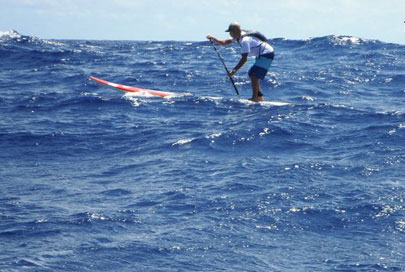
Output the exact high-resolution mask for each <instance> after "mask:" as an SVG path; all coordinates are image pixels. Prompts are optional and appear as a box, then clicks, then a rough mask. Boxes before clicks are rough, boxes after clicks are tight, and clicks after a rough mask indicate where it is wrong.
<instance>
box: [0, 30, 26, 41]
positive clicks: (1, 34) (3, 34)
mask: <svg viewBox="0 0 405 272" xmlns="http://www.w3.org/2000/svg"><path fill="white" fill-rule="evenodd" d="M5 38H9V39H16V38H21V34H20V33H18V32H17V31H15V30H8V31H0V39H5Z"/></svg>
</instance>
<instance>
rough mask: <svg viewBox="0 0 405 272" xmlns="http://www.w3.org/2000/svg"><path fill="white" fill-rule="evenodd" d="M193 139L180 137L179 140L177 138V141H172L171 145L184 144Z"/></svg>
mask: <svg viewBox="0 0 405 272" xmlns="http://www.w3.org/2000/svg"><path fill="white" fill-rule="evenodd" d="M194 140H195V138H188V139H181V140H178V141H177V142H175V143H173V144H172V146H175V145H185V144H188V143H191V142H192V141H194Z"/></svg>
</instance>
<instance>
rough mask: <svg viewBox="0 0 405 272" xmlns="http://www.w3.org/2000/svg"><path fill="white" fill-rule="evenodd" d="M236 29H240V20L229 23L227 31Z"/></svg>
mask: <svg viewBox="0 0 405 272" xmlns="http://www.w3.org/2000/svg"><path fill="white" fill-rule="evenodd" d="M234 30H240V24H239V23H238V22H233V23H231V24H230V25H229V27H228V29H227V30H225V32H231V31H234Z"/></svg>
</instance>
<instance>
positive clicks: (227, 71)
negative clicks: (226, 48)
mask: <svg viewBox="0 0 405 272" xmlns="http://www.w3.org/2000/svg"><path fill="white" fill-rule="evenodd" d="M211 45H212V47H214V49H215V52H217V55H218V58H219V59H220V60H221V62H222V64H223V65H224V68H225V71H226V73H227V75H228V77H229V79H230V80H231V82H232V85H233V87H234V88H235V91H236V93H237V94H238V95H239V91H238V88H236V85H235V81H234V80H233V78H232V77H231V76H230V75H229V70H228V67H226V64H225V61H224V59H223V58H222V56H221V54H220V53H219V51H218V50H217V48H216V47H215V45H214V43H213V41H211Z"/></svg>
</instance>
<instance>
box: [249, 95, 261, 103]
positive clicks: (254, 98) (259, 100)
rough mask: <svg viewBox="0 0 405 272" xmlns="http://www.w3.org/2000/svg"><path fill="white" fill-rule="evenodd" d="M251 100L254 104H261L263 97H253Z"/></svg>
mask: <svg viewBox="0 0 405 272" xmlns="http://www.w3.org/2000/svg"><path fill="white" fill-rule="evenodd" d="M249 100H250V101H253V102H261V101H263V96H258V97H252V98H250V99H249Z"/></svg>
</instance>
